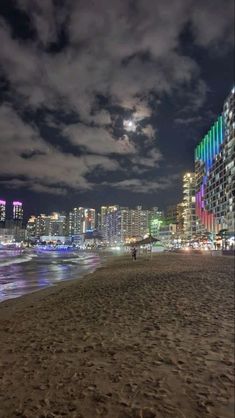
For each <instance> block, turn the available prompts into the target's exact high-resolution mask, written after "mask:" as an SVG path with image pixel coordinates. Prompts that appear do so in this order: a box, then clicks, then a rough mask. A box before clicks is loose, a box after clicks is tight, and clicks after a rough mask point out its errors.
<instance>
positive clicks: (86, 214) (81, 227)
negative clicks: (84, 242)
mask: <svg viewBox="0 0 235 418" xmlns="http://www.w3.org/2000/svg"><path fill="white" fill-rule="evenodd" d="M95 216H96V213H95V209H91V208H83V207H77V208H74V209H73V210H72V211H71V212H69V219H68V232H69V235H70V236H73V235H79V234H84V233H85V232H87V231H91V230H94V229H95V226H96V225H95V224H96V218H95Z"/></svg>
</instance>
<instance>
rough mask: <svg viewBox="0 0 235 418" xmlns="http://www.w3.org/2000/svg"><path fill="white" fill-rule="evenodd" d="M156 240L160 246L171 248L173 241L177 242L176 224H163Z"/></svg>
mask: <svg viewBox="0 0 235 418" xmlns="http://www.w3.org/2000/svg"><path fill="white" fill-rule="evenodd" d="M157 238H158V239H159V240H160V242H161V244H162V245H163V246H165V247H173V246H174V245H175V241H176V240H177V238H178V237H177V230H176V224H175V223H174V224H169V223H166V222H163V223H162V224H161V225H160V228H159V231H158V234H157Z"/></svg>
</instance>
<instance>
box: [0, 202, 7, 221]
mask: <svg viewBox="0 0 235 418" xmlns="http://www.w3.org/2000/svg"><path fill="white" fill-rule="evenodd" d="M5 220H6V201H5V200H0V223H3V222H5Z"/></svg>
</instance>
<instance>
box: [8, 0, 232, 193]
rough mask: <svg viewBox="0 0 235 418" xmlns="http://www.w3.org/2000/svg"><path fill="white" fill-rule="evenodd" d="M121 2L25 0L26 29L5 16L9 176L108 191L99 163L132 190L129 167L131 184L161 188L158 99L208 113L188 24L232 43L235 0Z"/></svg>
mask: <svg viewBox="0 0 235 418" xmlns="http://www.w3.org/2000/svg"><path fill="white" fill-rule="evenodd" d="M111 3H112V4H111ZM111 3H110V1H108V0H101V1H100V2H93V1H91V0H88V1H86V2H82V1H80V0H79V1H75V0H74V1H73V0H67V1H64V2H54V1H52V0H48V1H41V0H17V1H16V2H15V4H16V7H17V8H18V9H19V10H21V12H22V13H24V16H26V17H27V21H28V25H29V27H28V30H29V33H30V35H27V34H24V37H23V36H20V34H19V33H17V35H16V34H15V32H14V30H13V27H12V25H11V22H9V21H8V20H7V19H4V18H0V37H1V48H0V64H1V76H2V78H3V80H4V82H5V84H6V85H7V93H6V94H5V95H4V96H3V103H2V106H1V108H0V132H1V139H0V175H1V176H2V179H3V180H2V184H5V185H6V183H7V184H8V185H9V187H14V185H16V184H17V181H19V182H18V187H21V186H23V185H25V187H26V188H28V189H30V190H34V191H37V192H38V193H40V192H48V193H50V192H51V193H55V194H58V193H59V194H64V193H66V191H67V190H70V189H73V190H76V189H78V190H94V189H97V187H100V185H101V184H102V180H100V179H99V178H97V177H95V176H93V174H94V173H95V172H99V173H101V174H102V176H105V175H108V176H109V175H110V173H111V178H110V180H112V175H114V176H115V175H117V176H119V177H120V178H121V177H122V178H121V180H120V181H118V182H115V181H113V182H112V181H110V183H112V185H111V187H113V186H115V184H116V186H115V188H117V185H118V188H119V189H121V188H122V189H123V190H127V181H129V182H130V180H127V179H126V178H125V176H126V172H127V171H128V172H129V173H130V175H132V176H135V178H134V177H133V179H132V185H133V187H130V188H129V189H128V190H130V191H134V192H135V191H136V190H137V189H138V188H139V190H148V191H151V190H153V188H154V187H157V184H158V182H155V181H151V182H150V183H151V184H152V185H153V186H151V187H153V188H152V189H151V187H150V183H149V180H148V181H147V180H144V179H143V178H142V177H143V176H142V175H143V173H145V175H146V176H149V178H152V177H153V176H156V173H157V171H156V170H157V169H158V168H160V167H161V164H164V158H165V157H164V155H163V153H162V151H161V149H160V145H159V142H158V140H157V134H158V132H157V111H156V109H157V106H160V103H161V100H162V98H166V97H167V98H168V99H169V100H170V98H172V96H173V95H174V94H175V93H176V92H177V94H178V95H179V96H180V95H181V96H182V100H184V102H185V106H184V112H185V114H186V113H187V112H188V111H189V110H190V111H194V112H198V111H199V110H200V109H201V107H202V106H203V104H204V103H205V101H206V97H207V94H208V86H207V83H206V82H205V80H203V78H202V73H201V67H200V66H201V63H200V62H198V61H196V59H195V58H193V57H192V55H190V54H187V52H186V51H185V50H183V48H182V39H181V38H182V33H183V32H184V30H185V28H190V31H191V32H190V34H191V36H192V44H193V45H194V46H197V47H199V48H202V49H203V50H204V51H209V50H210V51H213V54H214V55H216V54H217V53H218V51H219V49H220V48H219V47H220V45H223V48H224V49H226V48H231V45H232V38H231V34H232V28H233V13H232V1H230V0H228V2H227V3H226V7H225V6H224V4H223V3H222V2H219V1H218V0H215V1H214V2H212V1H210V0H206V1H203V0H199V1H198V2H195V1H193V0H164V1H163V0H160V1H157V2H153V1H152V0H145V1H140V0H138V1H136V2H135V5H134V4H133V2H132V1H130V0H127V1H124V0H119V1H118V0H114V1H112V2H111ZM220 53H221V52H220ZM16 109H17V111H16ZM40 115H43V116H40ZM61 115H62V116H61ZM192 117H193V116H192V115H191V116H187V117H185V121H186V119H187V118H188V121H189V120H190V118H192ZM194 117H197V115H194ZM154 118H155V123H153V119H154ZM174 119H175V122H176V123H178V124H183V123H184V122H182V120H183V119H184V117H183V116H182V115H176V116H175V118H174ZM185 124H186V122H185ZM49 129H51V130H53V132H52V131H49ZM45 132H46V133H45ZM48 132H50V133H48ZM97 167H98V169H97ZM17 176H18V177H19V178H18V180H17V179H16V178H15V179H13V178H12V177H17ZM92 176H93V177H94V179H93V177H92ZM154 184H155V186H154ZM169 184H170V183H169ZM135 185H136V186H135Z"/></svg>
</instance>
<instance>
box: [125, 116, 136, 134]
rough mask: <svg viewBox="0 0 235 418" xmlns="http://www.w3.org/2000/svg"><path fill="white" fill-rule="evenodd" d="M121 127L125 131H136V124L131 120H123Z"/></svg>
mask: <svg viewBox="0 0 235 418" xmlns="http://www.w3.org/2000/svg"><path fill="white" fill-rule="evenodd" d="M123 126H124V128H125V129H126V131H135V130H136V124H135V122H134V121H133V120H131V119H128V120H124V122H123Z"/></svg>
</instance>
